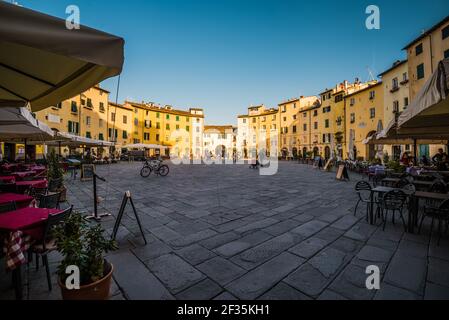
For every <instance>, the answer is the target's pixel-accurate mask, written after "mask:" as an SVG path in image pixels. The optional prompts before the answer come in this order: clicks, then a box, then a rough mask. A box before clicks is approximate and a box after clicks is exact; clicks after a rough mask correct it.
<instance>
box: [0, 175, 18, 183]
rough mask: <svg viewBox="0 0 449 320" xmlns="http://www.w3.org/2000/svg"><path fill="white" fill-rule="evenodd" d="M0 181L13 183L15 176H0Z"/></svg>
mask: <svg viewBox="0 0 449 320" xmlns="http://www.w3.org/2000/svg"><path fill="white" fill-rule="evenodd" d="M0 181H2V182H3V183H14V182H16V177H14V176H0Z"/></svg>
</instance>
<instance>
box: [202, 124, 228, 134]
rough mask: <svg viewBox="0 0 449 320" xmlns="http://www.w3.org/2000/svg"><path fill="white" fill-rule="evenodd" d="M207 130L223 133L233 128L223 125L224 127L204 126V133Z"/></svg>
mask: <svg viewBox="0 0 449 320" xmlns="http://www.w3.org/2000/svg"><path fill="white" fill-rule="evenodd" d="M207 130H214V131H218V132H220V133H225V132H226V130H234V127H233V126H232V125H224V126H215V125H210V126H204V131H207Z"/></svg>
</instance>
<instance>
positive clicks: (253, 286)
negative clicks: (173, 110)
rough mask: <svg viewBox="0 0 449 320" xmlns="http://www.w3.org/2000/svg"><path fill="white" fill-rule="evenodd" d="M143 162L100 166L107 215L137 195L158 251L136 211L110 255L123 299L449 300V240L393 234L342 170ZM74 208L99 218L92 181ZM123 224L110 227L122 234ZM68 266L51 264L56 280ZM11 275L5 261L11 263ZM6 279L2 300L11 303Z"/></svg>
mask: <svg viewBox="0 0 449 320" xmlns="http://www.w3.org/2000/svg"><path fill="white" fill-rule="evenodd" d="M140 168H141V164H140V163H131V164H129V163H122V164H115V165H112V166H99V167H97V172H98V174H99V175H101V176H104V177H105V178H106V179H107V180H108V183H99V195H100V196H101V197H102V198H103V199H104V200H103V201H102V203H101V208H100V211H108V212H110V213H112V214H114V215H116V214H117V213H118V209H119V207H120V203H121V200H122V197H123V194H124V192H125V191H126V190H130V191H131V193H132V196H133V200H134V202H135V204H136V207H137V210H138V213H139V216H140V219H141V220H142V223H143V226H144V231H145V234H146V237H147V239H148V242H149V243H148V245H146V246H144V245H143V241H142V239H141V237H140V233H139V228H138V225H137V222H136V220H135V219H134V217H133V215H132V212H131V211H130V207H129V208H128V209H127V211H126V214H125V216H124V218H123V223H122V227H121V228H120V230H119V234H118V239H119V243H120V249H119V250H118V251H116V252H114V253H112V254H110V255H109V256H108V260H109V261H111V262H112V263H113V264H114V267H115V271H114V280H115V283H114V288H113V299H227V300H229V299H288V300H302V299H332V300H334V299H449V240H448V239H447V238H446V239H443V240H442V242H441V245H440V246H439V247H438V246H436V240H435V239H434V238H433V237H430V236H429V232H428V230H429V229H428V228H425V229H424V231H423V234H422V235H410V234H406V233H404V232H403V230H402V224H401V223H396V225H393V224H392V223H391V221H389V222H388V224H387V229H386V231H385V232H384V231H382V228H380V227H377V226H371V225H369V224H367V222H366V221H365V216H364V212H365V211H364V208H363V207H361V208H359V212H358V214H357V216H356V217H354V215H353V208H354V205H355V200H356V195H355V193H354V184H355V182H356V181H357V180H359V179H361V177H360V176H357V175H355V174H352V175H351V178H352V181H351V182H338V181H336V180H335V173H325V172H319V171H317V170H314V169H313V168H312V167H311V166H307V165H300V164H296V163H293V162H282V163H280V168H279V172H278V174H276V175H274V176H260V175H259V174H258V171H257V170H250V169H248V166H247V165H228V166H224V165H214V166H205V165H193V166H186V165H184V166H174V165H170V170H171V171H170V174H169V176H167V177H165V178H162V177H157V176H154V175H152V176H150V177H149V178H147V179H144V178H141V177H140V175H139V170H140ZM67 186H68V188H69V193H68V196H69V199H70V202H71V203H72V204H73V205H74V206H75V208H76V209H78V210H81V211H84V212H90V211H91V210H92V206H93V199H92V183H91V182H80V181H76V182H73V181H69V182H67ZM113 224H114V219H113V218H107V219H105V220H104V222H103V225H104V227H105V229H106V230H107V231H108V232H111V230H112V226H113ZM58 259H59V257H58V254H57V253H55V254H53V255H52V257H51V261H52V265H51V267H52V271H53V272H54V271H55V270H56V265H57V261H58ZM0 262H1V263H0V264H1V268H3V266H4V261H0ZM369 265H376V266H378V267H379V268H380V269H381V272H382V281H381V290H379V291H370V290H367V289H366V286H365V281H366V278H367V276H368V275H367V274H366V273H365V270H366V267H367V266H369ZM25 269H26V270H25V271H24V273H25V275H24V277H25V292H26V297H27V298H29V299H59V298H60V293H59V288H58V287H57V285H56V277H54V282H55V286H54V290H53V291H52V292H48V290H47V287H46V281H45V273H44V270H43V268H41V269H40V271H38V272H36V271H35V269H34V266H32V267H30V268H28V269H27V268H25ZM12 297H13V293H12V290H11V289H10V277H9V275H5V273H4V271H1V273H0V298H3V299H11V298H12Z"/></svg>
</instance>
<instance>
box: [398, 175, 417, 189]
mask: <svg viewBox="0 0 449 320" xmlns="http://www.w3.org/2000/svg"><path fill="white" fill-rule="evenodd" d="M412 182H413V179H412V178H411V177H410V176H406V177H401V180H400V181H399V182H398V183H396V186H395V187H396V188H399V189H402V188H404V187H405V186H407V185H409V184H411V183H412Z"/></svg>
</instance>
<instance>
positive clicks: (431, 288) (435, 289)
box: [424, 282, 449, 300]
mask: <svg viewBox="0 0 449 320" xmlns="http://www.w3.org/2000/svg"><path fill="white" fill-rule="evenodd" d="M424 299H425V300H449V288H448V287H443V286H441V285H437V284H434V283H430V282H428V283H427V284H426V291H425V294H424Z"/></svg>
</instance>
